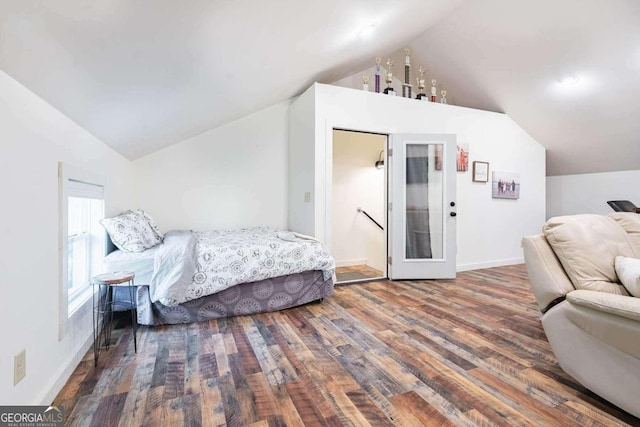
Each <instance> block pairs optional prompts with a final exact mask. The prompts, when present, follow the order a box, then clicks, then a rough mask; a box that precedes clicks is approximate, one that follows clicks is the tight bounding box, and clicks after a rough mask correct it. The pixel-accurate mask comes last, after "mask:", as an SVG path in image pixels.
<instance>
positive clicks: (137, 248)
mask: <svg viewBox="0 0 640 427" xmlns="http://www.w3.org/2000/svg"><path fill="white" fill-rule="evenodd" d="M100 224H102V226H103V227H104V228H105V229H106V230H107V233H109V236H110V237H111V240H112V241H113V244H114V245H116V246H117V247H118V248H119V249H121V250H123V251H125V252H142V251H144V250H145V249H149V248H152V247H154V246H155V245H157V244H158V243H161V242H162V240H160V238H159V237H158V236H157V235H156V232H155V231H153V229H152V228H151V226H150V225H149V223H148V222H147V220H146V219H145V218H144V217H143V216H142V215H139V214H137V213H135V212H132V211H126V212H123V213H121V214H120V215H118V216H116V217H113V218H105V219H103V220H102V221H100Z"/></svg>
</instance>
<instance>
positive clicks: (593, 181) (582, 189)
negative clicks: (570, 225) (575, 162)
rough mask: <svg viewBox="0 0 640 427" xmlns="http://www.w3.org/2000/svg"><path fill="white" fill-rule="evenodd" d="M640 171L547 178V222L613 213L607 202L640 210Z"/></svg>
mask: <svg viewBox="0 0 640 427" xmlns="http://www.w3.org/2000/svg"><path fill="white" fill-rule="evenodd" d="M638 183H640V170H633V171H623V172H607V173H590V174H583V175H560V176H548V177H547V218H551V217H553V216H560V215H574V214H581V213H595V214H606V213H609V212H613V210H612V209H611V208H610V207H609V205H607V200H630V201H632V202H633V203H635V204H636V205H638V206H640V185H638Z"/></svg>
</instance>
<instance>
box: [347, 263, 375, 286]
mask: <svg viewBox="0 0 640 427" xmlns="http://www.w3.org/2000/svg"><path fill="white" fill-rule="evenodd" d="M381 277H384V273H383V272H382V271H380V270H377V269H375V268H373V267H370V266H368V265H352V266H349V267H338V268H336V279H337V282H336V283H343V282H350V281H353V280H368V279H379V278H381Z"/></svg>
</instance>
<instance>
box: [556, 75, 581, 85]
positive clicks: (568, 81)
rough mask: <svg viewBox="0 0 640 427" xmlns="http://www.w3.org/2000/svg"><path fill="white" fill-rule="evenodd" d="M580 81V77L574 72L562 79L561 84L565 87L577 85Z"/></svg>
mask: <svg viewBox="0 0 640 427" xmlns="http://www.w3.org/2000/svg"><path fill="white" fill-rule="evenodd" d="M579 83H580V77H579V76H577V75H576V74H572V75H570V76H564V77H563V78H562V80H560V84H561V85H562V86H565V87H571V86H577V85H578V84H579Z"/></svg>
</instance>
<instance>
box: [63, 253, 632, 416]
mask: <svg viewBox="0 0 640 427" xmlns="http://www.w3.org/2000/svg"><path fill="white" fill-rule="evenodd" d="M54 404H56V405H64V406H65V416H66V418H67V423H66V425H67V426H100V425H104V426H124V427H130V426H182V425H185V426H222V425H228V426H255V427H258V426H261V427H262V426H265V427H266V426H301V425H305V426H342V425H345V426H351V425H354V426H366V425H371V426H387V425H399V426H454V425H455V426H625V425H632V426H634V425H635V426H638V425H640V420H638V419H637V418H634V417H632V416H630V415H629V414H626V413H624V412H622V411H621V410H619V409H618V408H616V407H614V406H613V405H611V404H609V403H607V402H605V401H603V400H602V399H600V398H599V397H597V396H595V395H594V394H593V393H591V392H589V391H587V390H585V389H584V388H583V387H582V386H580V385H579V384H577V383H576V382H575V381H574V380H572V379H571V378H570V377H569V376H568V375H567V374H565V373H564V372H563V371H562V370H561V369H560V367H559V366H558V364H557V363H556V360H555V358H554V356H553V354H552V353H551V350H550V348H549V345H548V343H547V341H546V339H545V335H544V332H543V330H542V327H541V324H540V321H539V320H538V312H537V310H536V306H535V303H534V298H533V295H532V293H531V291H530V289H529V285H528V282H527V277H526V272H525V269H524V266H522V265H519V266H509V267H500V268H493V269H486V270H477V271H472V272H465V273H460V274H459V275H458V278H457V279H455V280H433V281H404V282H388V281H382V282H370V283H366V284H356V285H351V286H343V287H339V288H336V293H335V295H333V296H331V297H329V298H327V299H325V301H324V302H323V303H321V304H310V305H307V306H304V307H297V308H293V309H289V310H285V311H282V312H277V313H270V314H260V315H253V316H243V317H236V318H230V319H223V320H219V321H210V322H204V323H194V324H189V325H177V326H163V327H155V328H147V327H141V328H140V329H139V334H138V353H137V354H135V353H134V352H133V340H132V336H131V328H130V327H129V326H127V327H126V328H125V329H124V333H123V334H122V336H121V338H120V340H119V342H118V344H117V345H116V347H115V348H113V349H111V350H110V351H109V352H107V353H105V352H104V351H103V352H102V353H101V358H100V363H99V366H98V367H97V368H94V366H93V355H92V353H91V352H89V353H88V354H87V357H85V358H84V360H83V361H82V362H81V363H80V365H79V366H78V368H77V369H76V370H75V372H74V373H73V375H72V377H71V379H70V380H69V382H68V383H67V384H66V386H65V387H64V388H63V390H62V391H61V392H60V394H59V395H58V397H57V398H56V399H55V402H54Z"/></svg>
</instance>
